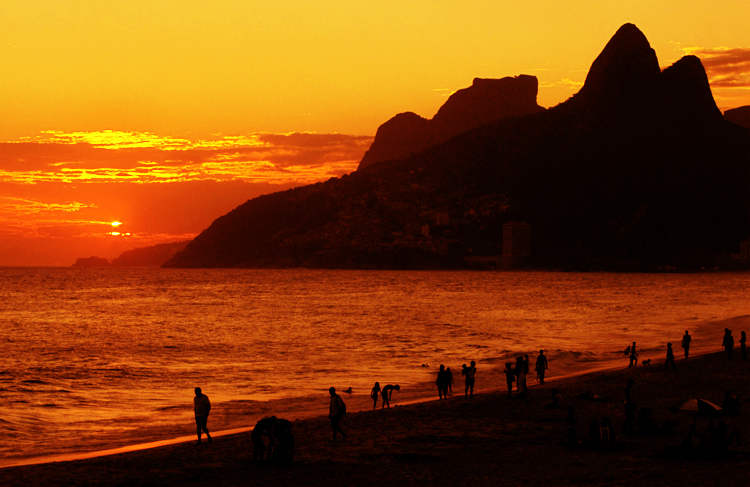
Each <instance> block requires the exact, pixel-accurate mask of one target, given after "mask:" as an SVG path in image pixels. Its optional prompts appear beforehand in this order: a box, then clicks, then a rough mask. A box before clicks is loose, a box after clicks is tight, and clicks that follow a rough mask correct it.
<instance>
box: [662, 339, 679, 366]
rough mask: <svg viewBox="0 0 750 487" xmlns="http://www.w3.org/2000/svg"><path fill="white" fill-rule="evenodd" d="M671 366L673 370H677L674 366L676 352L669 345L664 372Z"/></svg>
mask: <svg viewBox="0 0 750 487" xmlns="http://www.w3.org/2000/svg"><path fill="white" fill-rule="evenodd" d="M669 364H672V370H677V367H675V366H674V352H673V351H672V344H671V343H667V361H666V362H664V370H667V366H668V365H669Z"/></svg>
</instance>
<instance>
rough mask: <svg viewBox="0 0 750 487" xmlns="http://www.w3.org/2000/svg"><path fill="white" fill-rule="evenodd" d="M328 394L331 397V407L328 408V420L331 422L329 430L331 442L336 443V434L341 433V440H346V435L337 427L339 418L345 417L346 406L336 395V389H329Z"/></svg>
mask: <svg viewBox="0 0 750 487" xmlns="http://www.w3.org/2000/svg"><path fill="white" fill-rule="evenodd" d="M328 394H330V395H331V405H330V406H329V407H328V418H329V419H330V420H331V429H332V430H333V441H336V438H337V437H338V434H339V433H341V438H342V439H344V440H345V439H346V433H344V430H342V429H341V426H339V422H340V421H341V418H343V417H344V416H346V405H345V404H344V400H343V399H341V396H339V395H338V394H336V388H335V387H331V388H329V389H328Z"/></svg>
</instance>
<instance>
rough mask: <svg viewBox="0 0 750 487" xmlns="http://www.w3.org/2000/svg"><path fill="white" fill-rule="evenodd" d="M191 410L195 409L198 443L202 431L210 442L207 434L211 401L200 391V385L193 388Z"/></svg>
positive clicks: (210, 439) (210, 440)
mask: <svg viewBox="0 0 750 487" xmlns="http://www.w3.org/2000/svg"><path fill="white" fill-rule="evenodd" d="M193 411H195V425H196V427H197V428H198V443H200V442H201V434H202V432H205V433H206V438H208V442H209V443H211V442H212V441H213V439H212V438H211V435H210V434H208V427H207V425H206V423H208V413H209V412H210V411H211V401H209V400H208V396H207V395H205V394H203V392H201V388H200V387H196V388H195V397H194V398H193Z"/></svg>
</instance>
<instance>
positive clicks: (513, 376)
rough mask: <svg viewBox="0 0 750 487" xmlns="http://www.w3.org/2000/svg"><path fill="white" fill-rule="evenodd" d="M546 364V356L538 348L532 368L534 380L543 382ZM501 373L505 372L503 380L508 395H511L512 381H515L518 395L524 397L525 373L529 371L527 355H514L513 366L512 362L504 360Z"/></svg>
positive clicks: (525, 392) (525, 390)
mask: <svg viewBox="0 0 750 487" xmlns="http://www.w3.org/2000/svg"><path fill="white" fill-rule="evenodd" d="M548 366H549V364H548V362H547V356H546V355H544V350H539V355H538V356H537V358H536V365H535V367H534V370H535V372H536V380H537V382H539V383H540V384H544V374H545V373H546V371H547V368H548ZM503 373H504V374H505V382H506V384H507V385H508V397H512V394H513V382H515V383H516V392H518V397H520V398H525V397H526V394H527V392H528V387H527V386H526V375H527V374H528V373H529V356H528V355H526V354H524V355H519V356H518V357H516V365H515V367H514V366H513V362H506V363H505V370H503Z"/></svg>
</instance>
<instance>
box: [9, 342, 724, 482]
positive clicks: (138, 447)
mask: <svg viewBox="0 0 750 487" xmlns="http://www.w3.org/2000/svg"><path fill="white" fill-rule="evenodd" d="M716 353H723V352H717V351H702V352H699V353H696V354H695V355H691V357H690V358H691V359H696V360H697V359H700V358H702V357H706V356H709V355H712V354H716ZM684 360H685V359H684V358H678V360H677V361H678V363H679V362H682V361H684ZM640 367H641V365H640V364H639V366H638V367H636V368H640ZM653 367H655V368H658V367H659V364H658V363H655V364H654V365H653ZM498 370H499V368H498ZM624 370H628V367H627V366H625V367H621V366H612V365H611V364H606V365H602V366H600V367H596V368H593V369H585V370H581V371H576V372H572V373H568V374H564V375H561V376H553V377H547V378H546V381H545V383H544V384H540V383H538V382H536V381H534V380H531V379H527V381H528V382H527V383H528V388H529V389H531V390H535V389H537V388H539V387H542V386H546V385H548V384H555V383H559V382H565V381H570V380H574V379H576V378H585V377H586V376H589V375H593V374H600V373H611V372H617V371H624ZM630 370H634V369H630ZM498 375H499V374H498ZM529 377H531V374H530V375H529ZM496 382H499V381H496ZM458 385H459V384H457V386H458ZM504 385H505V384H504V382H503V383H502V384H501V386H503V387H504ZM506 391H507V389H504V388H502V389H500V390H498V387H497V384H493V386H491V387H490V386H487V387H483V388H478V389H477V390H475V392H474V395H475V396H481V395H486V394H505V393H506ZM325 392H326V394H327V391H325ZM514 393H515V384H514ZM418 394H419V393H418ZM342 397H343V398H346V395H343V394H342ZM360 399H362V396H360ZM461 399H462V394H461V391H460V388H459V387H456V392H455V393H453V394H452V395H451V396H450V397H449V398H448V399H447V400H461ZM326 400H327V399H326ZM367 401H369V397H367ZM439 402H441V400H440V399H437V398H435V397H434V395H430V396H429V397H428V396H420V397H417V398H415V399H408V400H404V401H398V402H396V399H394V400H392V403H393V406H392V408H391V409H394V408H396V407H407V406H413V405H419V404H429V403H439ZM379 410H380V408H378V409H374V410H373V409H369V408H368V409H362V408H360V409H356V410H351V409H350V410H349V413H350V414H362V413H376V412H377V411H379ZM321 418H323V419H327V416H326V415H325V414H318V413H317V412H315V411H312V410H309V411H307V414H305V413H303V414H302V417H301V418H298V419H295V420H294V421H295V422H297V421H310V420H313V419H321ZM253 428H254V425H253V426H243V427H237V428H230V429H224V430H216V431H212V433H211V435H212V437H214V438H220V437H226V436H232V435H239V434H243V433H247V432H250V431H252V430H253ZM195 442H196V435H195V434H192V435H184V436H178V437H173V438H166V439H161V440H155V441H148V442H145V443H135V444H130V445H124V446H120V447H115V448H107V449H103V450H95V451H89V452H75V453H60V454H51V455H42V456H34V457H25V458H19V459H18V460H17V461H14V460H11V461H10V462H9V463H8V464H6V465H0V471H1V470H3V469H8V468H14V467H23V466H33V465H44V464H54V463H61V462H74V461H79V460H88V459H93V458H100V457H105V456H112V455H120V454H124V453H130V452H138V451H143V450H150V449H154V448H162V447H166V446H170V445H179V444H184V443H195Z"/></svg>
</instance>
